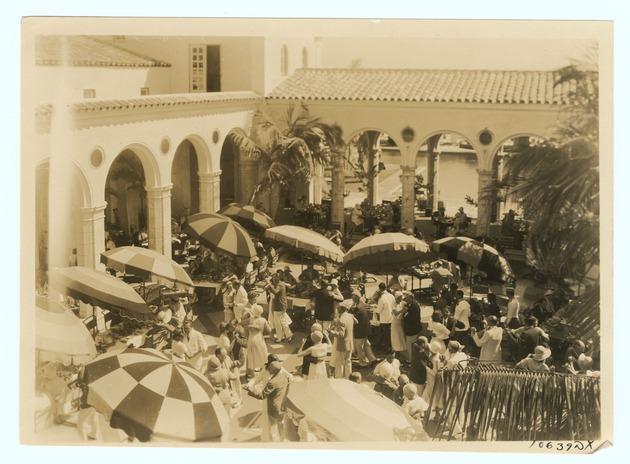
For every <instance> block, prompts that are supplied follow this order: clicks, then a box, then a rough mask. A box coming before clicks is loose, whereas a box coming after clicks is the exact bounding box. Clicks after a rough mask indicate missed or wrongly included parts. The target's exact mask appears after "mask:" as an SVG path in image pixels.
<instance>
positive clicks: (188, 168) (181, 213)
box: [171, 140, 199, 225]
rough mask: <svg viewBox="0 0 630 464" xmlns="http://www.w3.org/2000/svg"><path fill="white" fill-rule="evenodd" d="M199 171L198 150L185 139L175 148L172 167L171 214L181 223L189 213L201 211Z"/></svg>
mask: <svg viewBox="0 0 630 464" xmlns="http://www.w3.org/2000/svg"><path fill="white" fill-rule="evenodd" d="M198 171H199V165H198V162H197V151H196V150H195V147H194V146H193V144H192V143H191V142H190V141H188V140H184V141H183V142H182V143H181V144H180V145H179V146H178V147H177V150H175V157H174V158H173V167H172V169H171V183H172V184H173V188H172V190H171V214H172V216H173V219H174V220H175V221H177V223H178V224H179V225H181V224H182V223H183V222H184V220H185V218H186V217H187V216H188V215H190V214H195V213H198V212H199V175H198Z"/></svg>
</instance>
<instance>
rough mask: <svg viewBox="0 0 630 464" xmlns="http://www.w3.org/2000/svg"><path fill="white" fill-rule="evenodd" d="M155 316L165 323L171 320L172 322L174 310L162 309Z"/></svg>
mask: <svg viewBox="0 0 630 464" xmlns="http://www.w3.org/2000/svg"><path fill="white" fill-rule="evenodd" d="M155 317H156V318H157V320H158V321H160V322H163V323H164V324H168V323H169V322H171V318H172V317H173V312H172V311H171V310H170V309H169V310H167V311H162V310H160V311H158V313H157V315H156V316H155Z"/></svg>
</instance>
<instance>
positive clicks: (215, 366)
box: [208, 354, 221, 371]
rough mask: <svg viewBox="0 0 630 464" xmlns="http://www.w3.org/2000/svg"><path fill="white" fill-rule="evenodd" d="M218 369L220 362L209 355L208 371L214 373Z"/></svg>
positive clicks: (214, 356)
mask: <svg viewBox="0 0 630 464" xmlns="http://www.w3.org/2000/svg"><path fill="white" fill-rule="evenodd" d="M219 368H221V361H219V358H217V357H216V355H214V354H213V355H211V356H210V357H209V358H208V369H209V370H213V371H216V370H218V369H219Z"/></svg>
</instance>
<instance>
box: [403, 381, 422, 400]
mask: <svg viewBox="0 0 630 464" xmlns="http://www.w3.org/2000/svg"><path fill="white" fill-rule="evenodd" d="M417 394H418V387H416V386H415V385H414V384H412V383H408V384H407V385H405V386H404V387H403V395H404V396H405V398H407V399H412V398H413V397H415V396H416V395H417Z"/></svg>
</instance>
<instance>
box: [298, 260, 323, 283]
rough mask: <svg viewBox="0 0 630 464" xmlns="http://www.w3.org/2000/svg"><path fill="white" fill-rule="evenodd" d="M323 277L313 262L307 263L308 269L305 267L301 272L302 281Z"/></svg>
mask: <svg viewBox="0 0 630 464" xmlns="http://www.w3.org/2000/svg"><path fill="white" fill-rule="evenodd" d="M320 277H321V274H320V273H319V271H317V270H316V269H315V267H314V264H313V263H308V264H307V265H306V269H304V270H303V271H302V273H301V274H300V277H299V279H300V281H301V282H306V281H309V282H312V281H314V280H319V279H320Z"/></svg>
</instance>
